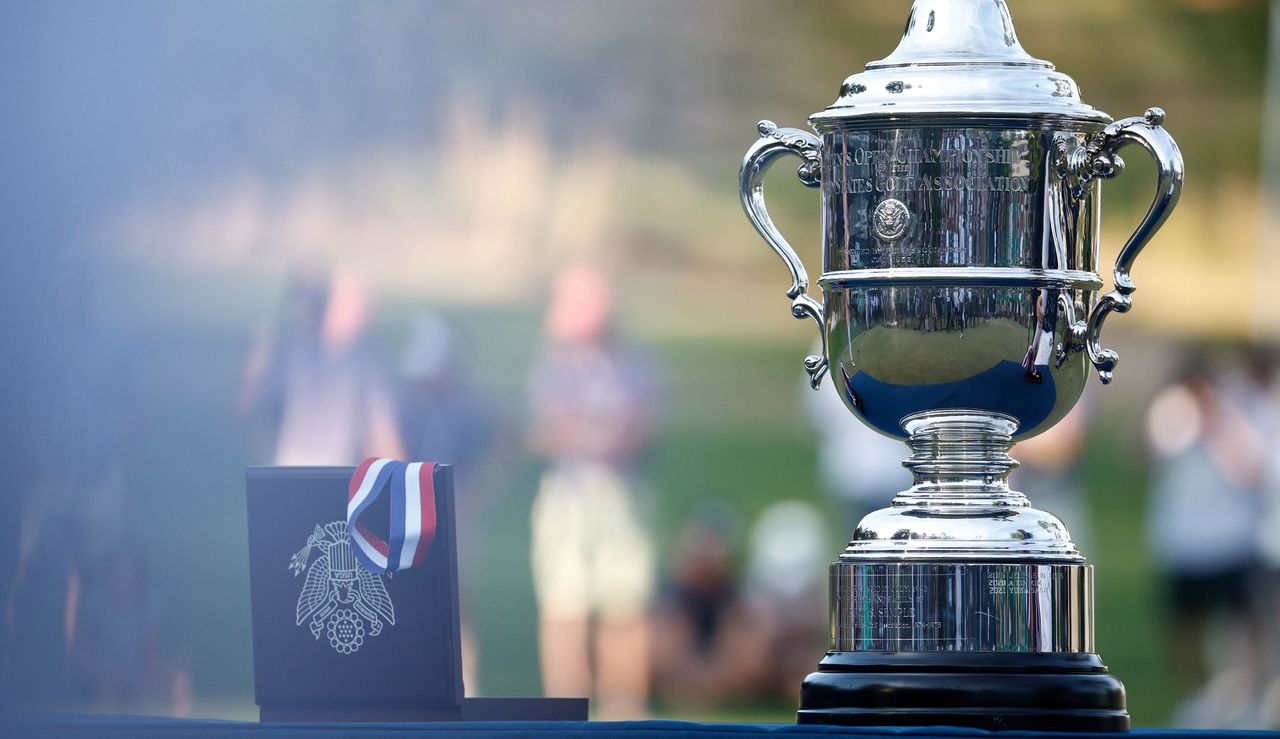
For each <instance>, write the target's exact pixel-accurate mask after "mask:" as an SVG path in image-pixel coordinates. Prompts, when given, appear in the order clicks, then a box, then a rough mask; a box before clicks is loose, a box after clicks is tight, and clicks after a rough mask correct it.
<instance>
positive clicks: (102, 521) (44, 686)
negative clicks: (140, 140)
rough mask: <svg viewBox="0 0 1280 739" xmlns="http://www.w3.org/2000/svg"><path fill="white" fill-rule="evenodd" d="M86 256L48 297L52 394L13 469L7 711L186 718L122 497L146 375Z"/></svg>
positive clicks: (185, 682)
mask: <svg viewBox="0 0 1280 739" xmlns="http://www.w3.org/2000/svg"><path fill="white" fill-rule="evenodd" d="M94 274H95V272H94V269H93V265H92V264H91V261H90V260H89V258H88V257H86V256H85V255H83V254H81V255H78V258H77V259H76V260H75V261H72V260H70V259H68V260H66V261H64V262H63V263H61V264H60V265H59V268H58V274H57V279H56V280H55V289H56V290H57V293H56V294H55V295H54V296H53V300H51V301H50V305H52V306H55V307H56V309H57V310H56V312H55V313H54V314H53V315H52V316H50V317H49V318H48V320H49V321H50V325H49V327H48V328H49V331H48V334H49V335H48V337H47V343H46V345H45V346H44V352H45V358H46V359H47V360H48V362H49V367H48V370H47V372H46V373H45V376H44V378H43V379H44V382H45V383H46V385H45V388H46V389H47V395H45V396H44V397H42V398H41V400H40V403H41V411H42V412H41V413H39V414H36V416H35V420H34V422H33V423H32V424H31V426H30V427H29V428H28V434H27V442H28V443H29V444H30V445H31V446H30V448H29V449H26V450H24V453H23V454H21V455H20V459H21V460H22V465H21V466H20V467H19V469H16V470H14V473H15V475H16V477H17V480H19V481H20V484H19V485H18V486H17V490H18V491H19V495H20V496H21V497H20V499H19V513H18V516H17V519H18V526H17V529H18V537H17V542H16V543H17V549H18V562H17V571H16V573H15V575H14V577H13V580H12V583H11V586H10V589H9V590H8V591H7V592H5V593H4V598H5V602H4V619H3V626H4V628H5V631H6V632H7V641H9V642H10V647H9V649H8V653H7V655H6V659H5V662H4V663H3V664H2V665H0V669H3V670H4V672H5V673H6V675H5V679H4V681H3V683H4V691H3V694H0V705H3V703H9V704H10V705H13V706H16V707H21V708H25V709H44V710H80V711H83V710H95V711H109V712H110V711H141V710H147V711H162V712H166V713H172V714H177V715H182V714H184V713H186V712H188V711H189V710H190V702H191V700H190V699H191V681H190V677H189V675H187V674H186V672H185V671H184V670H180V669H177V668H175V667H172V666H166V661H165V660H164V659H162V657H161V655H160V654H158V653H157V651H156V649H155V644H154V640H153V637H154V623H153V620H152V618H151V605H152V603H151V601H152V588H151V583H150V580H149V579H148V578H147V577H145V572H146V570H147V555H146V553H145V551H143V550H142V549H141V548H139V547H138V546H136V545H135V544H134V543H133V542H135V541H136V540H137V538H138V536H139V535H140V532H137V531H134V530H132V526H131V525H130V521H129V516H128V511H127V506H126V499H127V491H128V484H129V483H128V480H129V461H130V459H131V457H132V456H133V455H134V454H135V450H134V445H135V443H136V442H137V438H138V435H139V432H140V431H141V429H142V427H143V425H144V423H143V419H142V418H141V414H140V413H139V407H140V405H141V401H142V400H143V394H142V392H141V391H140V390H139V389H138V383H137V382H136V377H135V375H136V373H137V371H138V370H139V367H138V366H137V365H136V364H135V363H134V362H133V361H132V357H133V356H134V355H133V354H132V353H131V352H130V351H129V350H128V348H127V346H126V342H125V340H124V338H123V337H122V335H121V332H120V331H119V330H118V327H117V326H116V325H115V324H114V323H113V322H111V321H110V320H109V319H108V317H107V314H106V313H105V312H104V311H102V310H101V309H100V306H99V305H97V304H96V302H95V293H96V287H97V286H96V285H95V284H94V281H93V275H94Z"/></svg>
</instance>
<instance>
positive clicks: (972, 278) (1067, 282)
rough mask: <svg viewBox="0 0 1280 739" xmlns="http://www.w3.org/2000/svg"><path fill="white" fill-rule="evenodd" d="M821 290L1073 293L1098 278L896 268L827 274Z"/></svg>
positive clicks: (1017, 270) (1093, 285) (1098, 284)
mask: <svg viewBox="0 0 1280 739" xmlns="http://www.w3.org/2000/svg"><path fill="white" fill-rule="evenodd" d="M818 284H819V285H821V286H822V287H823V289H831V288H841V287H881V286H888V287H900V286H906V285H935V284H936V285H940V286H945V287H968V286H986V287H1000V286H1005V285H1008V286H1013V287H1023V286H1025V287H1049V288H1069V289H1073V290H1100V289H1102V286H1103V282H1102V278H1101V277H1099V276H1098V275H1096V274H1094V273H1093V272H1085V271H1082V270H1069V269H1028V268H1025V267H900V268H890V269H854V270H844V271H840V272H828V273H826V274H824V275H823V276H822V277H821V278H819V280H818Z"/></svg>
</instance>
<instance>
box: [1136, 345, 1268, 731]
mask: <svg viewBox="0 0 1280 739" xmlns="http://www.w3.org/2000/svg"><path fill="white" fill-rule="evenodd" d="M1254 400H1256V399H1253V398H1250V397H1248V396H1245V395H1241V394H1240V392H1239V390H1238V389H1237V390H1235V391H1234V392H1230V391H1228V392H1224V389H1223V383H1222V382H1221V381H1220V380H1219V381H1217V382H1215V381H1213V380H1211V379H1210V377H1209V376H1208V375H1206V374H1205V373H1204V372H1202V371H1199V370H1192V371H1189V372H1187V373H1185V375H1184V376H1183V379H1182V380H1180V381H1179V382H1177V383H1175V384H1174V385H1172V386H1170V387H1168V388H1166V389H1164V390H1163V391H1161V393H1160V394H1159V395H1158V396H1157V397H1156V398H1155V400H1154V401H1153V402H1152V404H1151V408H1150V410H1149V411H1148V413H1147V418H1146V428H1147V440H1148V443H1149V446H1150V449H1151V452H1152V456H1153V470H1152V477H1151V491H1150V503H1149V505H1150V510H1149V522H1148V531H1149V536H1150V540H1151V544H1152V546H1153V548H1154V552H1155V557H1156V561H1157V564H1158V566H1159V567H1160V568H1161V569H1162V570H1163V573H1164V578H1165V587H1166V593H1167V597H1168V604H1169V606H1168V607H1169V609H1170V614H1171V620H1172V631H1171V634H1170V636H1171V640H1170V646H1169V649H1170V654H1171V655H1172V656H1173V659H1174V668H1175V672H1176V676H1177V678H1178V679H1179V681H1180V683H1181V687H1182V690H1183V693H1184V696H1187V697H1186V698H1185V699H1184V701H1183V703H1182V705H1181V706H1180V707H1179V709H1178V711H1177V712H1176V713H1175V715H1174V719H1173V720H1174V723H1175V725H1179V726H1184V727H1188V728H1206V729H1207V728H1246V727H1259V726H1261V724H1263V723H1264V720H1263V719H1262V716H1261V690H1262V684H1261V683H1262V680H1263V671H1264V667H1263V662H1264V652H1265V650H1264V649H1263V647H1262V645H1263V638H1262V630H1261V629H1260V627H1259V622H1258V619H1257V618H1256V610H1255V609H1254V607H1253V606H1254V603H1253V602H1252V600H1251V598H1252V591H1253V587H1252V586H1253V584H1254V582H1255V581H1256V580H1255V576H1256V573H1257V568H1258V552H1257V547H1256V544H1255V541H1256V527H1257V523H1258V520H1259V513H1260V510H1261V506H1260V504H1261V500H1260V494H1259V484H1260V482H1261V480H1262V475H1263V472H1264V469H1265V466H1266V464H1267V459H1266V454H1267V446H1266V443H1265V439H1264V438H1263V437H1262V436H1261V434H1260V433H1259V432H1258V429H1257V428H1256V427H1255V426H1254V425H1253V423H1252V422H1251V420H1250V418H1249V416H1248V414H1247V412H1246V411H1245V410H1244V408H1245V407H1248V405H1249V404H1251V403H1252V402H1253V401H1254ZM1213 626H1218V627H1221V628H1219V629H1217V630H1216V633H1214V632H1211V629H1210V627H1213ZM1211 637H1217V638H1212V639H1211Z"/></svg>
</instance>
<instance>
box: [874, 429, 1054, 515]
mask: <svg viewBox="0 0 1280 739" xmlns="http://www.w3.org/2000/svg"><path fill="white" fill-rule="evenodd" d="M903 427H904V428H905V429H906V431H907V433H908V434H910V435H911V438H910V439H909V440H908V441H907V445H908V446H909V447H911V457H910V458H909V459H907V460H906V461H905V462H903V463H902V464H903V466H905V467H906V468H907V469H909V470H911V474H912V476H913V477H914V480H915V482H914V484H913V485H912V486H911V488H910V489H908V490H904V491H903V492H901V493H898V495H897V497H895V498H894V500H893V505H894V506H899V507H901V506H910V507H914V508H949V507H963V508H975V507H976V508H1005V507H1026V506H1028V505H1030V503H1029V502H1028V501H1027V497H1026V496H1025V495H1023V494H1022V493H1019V492H1017V491H1016V490H1011V489H1010V488H1009V473H1010V472H1012V471H1013V469H1014V468H1015V467H1017V466H1018V463H1017V462H1016V461H1015V460H1014V459H1013V457H1011V456H1009V450H1010V449H1011V448H1012V447H1013V435H1014V434H1015V433H1016V432H1017V430H1018V422H1017V420H1016V419H1014V418H1012V417H1010V416H1006V415H1004V414H1000V413H991V412H987V411H969V410H946V411H941V410H939V411H926V412H924V413H919V414H916V415H913V416H909V417H908V418H907V419H906V420H905V421H903Z"/></svg>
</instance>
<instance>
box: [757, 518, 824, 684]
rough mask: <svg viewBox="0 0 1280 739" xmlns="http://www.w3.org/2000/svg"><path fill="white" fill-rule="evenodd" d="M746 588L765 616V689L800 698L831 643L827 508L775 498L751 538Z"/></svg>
mask: <svg viewBox="0 0 1280 739" xmlns="http://www.w3.org/2000/svg"><path fill="white" fill-rule="evenodd" d="M747 544H748V550H749V551H750V553H751V554H750V559H749V560H748V563H747V592H748V598H749V600H750V602H751V605H752V608H753V609H754V611H755V612H756V613H757V614H758V616H759V617H760V618H761V619H763V620H764V624H765V629H766V631H767V638H766V639H765V640H764V641H763V642H762V647H760V649H761V651H763V652H765V653H766V654H767V659H768V666H769V667H768V670H767V671H766V677H767V679H768V680H769V682H768V683H767V684H766V685H765V686H763V690H764V692H765V694H766V695H772V696H782V697H785V699H786V700H787V701H788V702H790V703H793V704H794V703H795V702H796V701H797V700H799V696H800V693H799V691H800V682H801V680H803V679H804V676H805V675H807V674H809V673H810V672H813V671H814V669H816V667H817V660H818V659H819V658H820V657H821V656H822V653H823V652H824V651H826V649H827V646H828V645H827V643H826V639H827V634H828V632H827V628H828V623H827V609H826V602H827V578H826V572H827V564H828V563H829V562H830V561H831V560H832V558H833V556H832V555H833V552H832V551H831V548H830V547H829V545H828V537H827V531H826V526H825V524H824V523H823V517H822V514H821V513H819V512H818V510H817V509H816V508H814V507H813V506H812V505H811V504H809V503H805V502H803V501H799V500H780V501H777V502H775V503H772V504H770V505H769V506H768V507H767V508H765V509H764V511H762V512H761V513H760V515H759V516H758V517H757V518H756V521H755V523H754V524H753V525H752V527H751V534H750V537H749V539H748V542H747Z"/></svg>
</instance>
